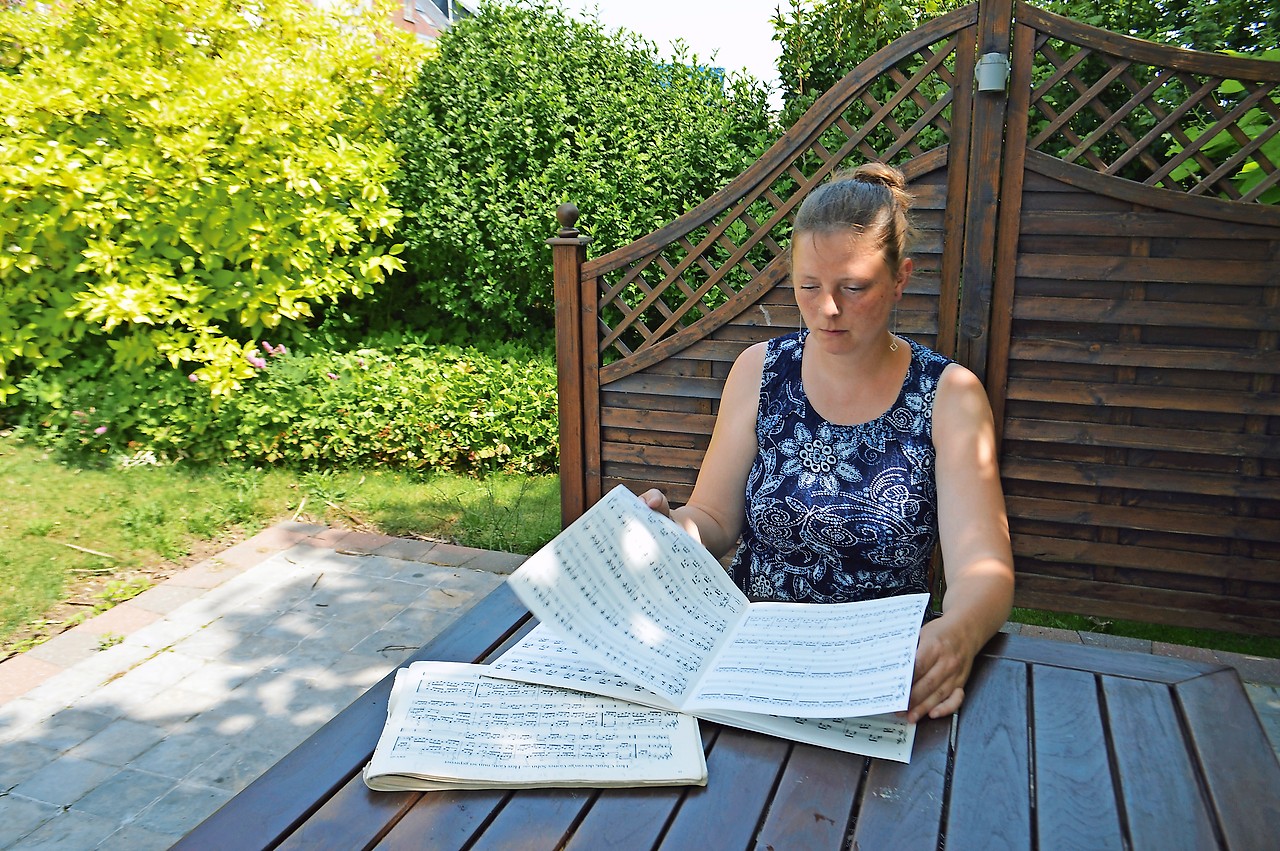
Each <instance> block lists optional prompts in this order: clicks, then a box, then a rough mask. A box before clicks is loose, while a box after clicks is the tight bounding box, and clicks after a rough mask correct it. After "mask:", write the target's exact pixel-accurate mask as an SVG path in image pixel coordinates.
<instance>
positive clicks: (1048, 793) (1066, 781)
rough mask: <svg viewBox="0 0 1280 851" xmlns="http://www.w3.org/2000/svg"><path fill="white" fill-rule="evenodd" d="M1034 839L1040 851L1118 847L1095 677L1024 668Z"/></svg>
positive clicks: (1116, 812)
mask: <svg viewBox="0 0 1280 851" xmlns="http://www.w3.org/2000/svg"><path fill="white" fill-rule="evenodd" d="M1031 696H1032V718H1033V719H1034V720H1033V733H1032V738H1033V741H1034V751H1035V794H1036V825H1035V827H1036V841H1037V843H1038V846H1037V847H1038V848H1039V849H1040V851H1066V849H1078V851H1107V849H1122V848H1124V832H1123V830H1122V829H1121V819H1120V812H1119V809H1118V801H1117V799H1116V791H1115V787H1114V785H1113V784H1112V782H1111V765H1110V762H1109V760H1108V757H1107V741H1106V730H1105V728H1104V726H1103V722H1102V713H1101V709H1100V707H1099V705H1098V685H1097V677H1095V676H1094V675H1093V674H1090V673H1088V672H1086V671H1072V670H1066V669H1062V668H1051V667H1048V666H1042V667H1037V668H1035V669H1034V670H1033V671H1032V688H1031Z"/></svg>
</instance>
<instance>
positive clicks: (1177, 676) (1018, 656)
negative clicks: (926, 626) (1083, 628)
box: [982, 633, 1227, 684]
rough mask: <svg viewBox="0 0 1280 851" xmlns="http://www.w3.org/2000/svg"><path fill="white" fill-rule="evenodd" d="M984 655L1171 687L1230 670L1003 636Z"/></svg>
mask: <svg viewBox="0 0 1280 851" xmlns="http://www.w3.org/2000/svg"><path fill="white" fill-rule="evenodd" d="M982 652H983V654H984V655H995V656H999V657H1001V658H1003V659H1013V660H1017V661H1019V662H1027V663H1029V664H1038V665H1052V666H1054V667H1058V668H1076V669H1077V670H1081V671H1090V672H1092V673H1095V674H1108V675H1111V676H1117V677H1134V678H1137V679H1142V680H1151V681H1153V682H1161V683H1171V684H1172V683H1180V682H1182V681H1184V680H1189V679H1193V678H1195V677H1199V676H1202V675H1204V674H1207V673H1211V672H1213V671H1221V670H1224V669H1226V668H1227V666H1226V665H1219V664H1213V663H1206V662H1192V661H1189V660H1187V659H1175V658H1172V657H1169V656H1153V655H1151V654H1150V653H1137V652H1132V651H1127V650H1115V649H1112V648H1110V647H1090V646H1088V645H1084V644H1071V643H1068V642H1065V641H1046V640H1044V639H1041V638H1028V637H1026V636H1021V635H1005V634H1003V633H1002V634H1000V635H997V636H996V637H995V638H993V639H992V640H991V642H990V643H988V644H987V646H986V647H985V648H984V649H983V651H982Z"/></svg>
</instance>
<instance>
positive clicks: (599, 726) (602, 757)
mask: <svg viewBox="0 0 1280 851" xmlns="http://www.w3.org/2000/svg"><path fill="white" fill-rule="evenodd" d="M487 672H488V667H487V666H485V665H465V664H461V663H453V662H415V663H413V664H412V665H410V666H409V667H407V668H402V669H400V670H399V671H397V672H396V679H395V683H394V685H393V686H392V689H391V698H390V700H389V701H388V704H387V723H386V726H385V727H384V728H383V731H382V735H381V737H380V738H379V739H378V744H377V747H376V748H375V749H374V752H373V757H372V758H371V759H370V760H369V763H368V765H366V766H365V768H364V782H365V784H366V785H367V786H368V787H369V788H370V789H374V790H378V791H399V790H406V789H493V788H508V789H533V788H542V787H551V786H652V785H705V784H706V782H707V764H706V760H705V757H704V756H703V750H702V738H701V736H700V734H699V732H698V722H697V721H695V720H694V719H693V718H691V717H689V716H687V715H680V714H678V713H675V712H666V711H663V710H658V709H652V708H649V707H645V706H639V705H637V704H634V703H629V702H626V701H621V700H615V699H613V698H610V697H602V696H600V695H592V694H584V693H582V692H579V691H570V690H567V689H562V688H553V687H550V686H543V685H534V684H531V683H525V682H514V681H510V680H502V679H493V678H490V677H488V676H485V674H486V673H487Z"/></svg>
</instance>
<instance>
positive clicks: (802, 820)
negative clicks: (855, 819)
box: [755, 744, 870, 851]
mask: <svg viewBox="0 0 1280 851" xmlns="http://www.w3.org/2000/svg"><path fill="white" fill-rule="evenodd" d="M868 762H870V760H868V759H867V758H865V757H863V758H858V757H850V755H848V754H845V753H841V752H839V751H833V750H829V749H827V748H819V747H815V746H813V745H800V744H797V745H795V746H794V747H793V748H792V750H791V756H790V757H788V758H787V768H786V770H785V771H784V772H783V773H782V779H781V780H780V781H779V783H778V788H777V791H776V792H775V793H774V795H773V801H772V802H771V804H770V806H769V814H768V815H767V816H766V817H765V821H764V824H763V825H762V826H761V828H760V832H759V834H758V835H757V836H756V842H755V847H756V848H757V849H759V851H766V849H781V848H804V849H806V851H822V849H825V848H830V849H833V850H834V851H839V849H841V848H843V847H844V840H845V837H846V836H848V833H849V819H850V816H851V815H852V813H853V803H854V799H855V797H856V796H857V794H858V787H859V786H860V785H861V784H862V776H863V773H864V769H865V768H866V765H867V763H868Z"/></svg>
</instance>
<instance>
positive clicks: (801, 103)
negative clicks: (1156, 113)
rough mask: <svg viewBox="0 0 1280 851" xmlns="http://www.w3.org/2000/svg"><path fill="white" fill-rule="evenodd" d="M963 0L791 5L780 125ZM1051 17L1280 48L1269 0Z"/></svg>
mask: <svg viewBox="0 0 1280 851" xmlns="http://www.w3.org/2000/svg"><path fill="white" fill-rule="evenodd" d="M963 5H965V3H964V2H963V0H886V2H880V0H790V6H789V8H788V9H787V11H785V12H784V11H783V10H782V8H781V7H780V8H779V9H778V12H777V14H776V16H775V18H774V40H775V41H778V42H780V43H781V47H782V51H781V56H780V57H779V60H778V73H779V78H780V80H781V88H782V101H783V113H782V120H783V124H784V125H785V126H790V125H791V124H794V123H795V121H796V119H798V118H799V117H800V116H801V115H803V114H804V112H805V110H806V109H808V108H809V107H810V106H811V105H812V104H813V102H814V101H815V100H817V99H818V97H820V96H821V95H822V93H823V92H825V91H826V90H827V89H829V88H831V86H833V85H835V83H836V82H838V81H839V80H840V79H841V78H842V77H844V75H845V74H847V73H849V72H850V71H852V70H853V69H854V68H855V67H857V65H858V63H860V62H862V61H863V60H864V59H866V58H867V57H869V56H870V55H871V54H873V53H875V52H876V51H877V50H879V49H880V48H881V47H884V46H885V45H887V44H889V43H891V42H893V41H894V40H895V39H897V38H899V37H900V36H903V35H905V34H906V33H908V32H910V31H911V30H913V29H915V28H916V27H917V26H919V25H920V24H922V23H924V22H925V21H928V20H930V19H932V18H935V17H937V16H939V15H941V14H944V13H946V12H949V11H951V10H952V9H956V8H959V7H960V6H963ZM1035 5H1037V6H1040V7H1041V8H1044V9H1046V10H1048V11H1050V12H1055V13H1057V14H1059V15H1065V16H1066V17H1069V18H1073V19H1074V20H1077V21H1081V22H1083V23H1086V24H1090V25H1092V26H1096V27H1101V28H1103V29H1107V30H1111V31H1113V32H1118V33H1122V34H1124V35H1131V36H1134V37H1137V38H1142V39H1146V40H1148V41H1156V42H1161V43H1164V44H1172V45H1176V46H1179V47H1185V48H1189V49H1193V50H1206V51H1214V50H1233V51H1238V52H1243V53H1259V52H1262V51H1266V50H1269V49H1274V48H1276V47H1278V46H1280V4H1277V3H1276V2H1275V0H1105V1H1104V2H1095V0H1048V2H1037V3H1035Z"/></svg>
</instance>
